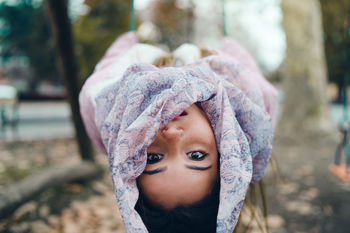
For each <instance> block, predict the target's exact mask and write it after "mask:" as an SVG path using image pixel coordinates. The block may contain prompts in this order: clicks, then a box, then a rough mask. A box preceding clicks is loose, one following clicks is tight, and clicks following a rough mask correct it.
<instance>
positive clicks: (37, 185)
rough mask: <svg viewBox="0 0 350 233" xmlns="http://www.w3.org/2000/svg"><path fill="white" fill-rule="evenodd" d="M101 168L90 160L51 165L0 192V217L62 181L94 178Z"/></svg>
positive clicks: (5, 215)
mask: <svg viewBox="0 0 350 233" xmlns="http://www.w3.org/2000/svg"><path fill="white" fill-rule="evenodd" d="M100 174H102V169H101V168H99V167H98V165H96V164H94V163H92V162H82V163H80V164H77V165H70V166H64V167H53V168H49V169H47V170H45V171H43V172H40V173H38V174H35V175H32V176H30V177H28V178H26V179H24V180H23V181H21V182H19V183H16V184H14V185H12V186H10V187H8V188H7V189H6V191H5V192H3V193H0V219H3V218H5V217H7V216H10V215H11V214H12V213H13V212H14V211H15V210H16V209H17V208H18V207H20V206H21V205H23V204H24V203H26V202H28V201H30V200H32V199H34V198H35V197H36V196H37V195H39V194H40V193H42V192H43V191H45V190H47V189H48V188H52V187H54V186H58V185H62V184H64V183H68V182H73V181H77V180H83V179H84V180H85V179H89V178H95V177H97V176H98V175H100Z"/></svg>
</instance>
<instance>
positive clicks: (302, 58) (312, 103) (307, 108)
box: [279, 0, 331, 136]
mask: <svg viewBox="0 0 350 233" xmlns="http://www.w3.org/2000/svg"><path fill="white" fill-rule="evenodd" d="M282 10H283V26H284V29H285V33H286V38H287V51H286V70H285V77H284V83H283V84H284V90H285V94H286V95H285V100H284V103H283V113H282V119H281V121H280V126H281V127H279V130H280V132H283V133H285V134H287V135H291V136H293V135H294V136H295V135H301V134H303V133H318V132H324V131H328V132H329V130H330V129H331V124H330V120H329V116H328V100H327V69H326V63H325V55H324V44H323V30H322V17H321V9H320V4H319V0H304V1H295V0H282Z"/></svg>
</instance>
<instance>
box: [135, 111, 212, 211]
mask: <svg viewBox="0 0 350 233" xmlns="http://www.w3.org/2000/svg"><path fill="white" fill-rule="evenodd" d="M217 176H218V151H217V148H216V142H215V137H214V133H213V130H212V128H211V126H210V122H209V120H208V118H207V116H206V115H205V113H204V112H203V111H202V110H201V109H200V108H199V107H198V106H197V105H196V104H193V105H191V106H190V107H188V108H187V109H185V110H184V111H183V112H182V113H181V114H180V115H179V116H177V117H175V118H174V119H173V120H172V121H171V122H170V123H169V124H168V125H166V126H165V127H164V128H160V129H159V130H158V133H157V136H156V138H155V140H154V142H153V143H152V144H151V145H150V147H149V148H148V150H147V166H146V168H145V170H144V172H143V174H142V175H141V176H140V177H139V178H138V182H139V185H140V186H141V188H142V190H143V192H144V194H145V195H146V196H147V197H148V199H149V200H150V201H151V202H153V203H154V204H156V205H159V206H161V207H163V208H165V209H172V208H174V207H176V206H178V205H179V204H182V205H187V204H192V203H195V202H197V201H200V200H202V199H203V198H204V197H206V196H207V195H208V194H209V193H210V192H211V190H212V188H213V185H214V183H215V181H216V179H217Z"/></svg>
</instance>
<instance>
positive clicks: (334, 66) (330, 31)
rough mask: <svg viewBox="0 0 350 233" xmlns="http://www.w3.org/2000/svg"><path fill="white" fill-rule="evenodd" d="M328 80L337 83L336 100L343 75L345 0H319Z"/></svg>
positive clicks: (344, 62) (340, 88) (341, 86)
mask: <svg viewBox="0 0 350 233" xmlns="http://www.w3.org/2000/svg"><path fill="white" fill-rule="evenodd" d="M320 2H321V9H322V15H323V19H324V20H323V28H324V40H325V48H326V58H327V66H328V73H329V80H330V81H331V82H334V83H336V84H337V86H338V89H339V92H338V93H339V96H338V101H342V98H341V94H342V91H341V90H342V89H343V82H344V76H345V66H346V61H345V59H346V58H345V51H346V30H347V29H346V27H347V25H346V24H347V23H346V20H347V4H348V2H349V1H347V0H337V1H334V0H320Z"/></svg>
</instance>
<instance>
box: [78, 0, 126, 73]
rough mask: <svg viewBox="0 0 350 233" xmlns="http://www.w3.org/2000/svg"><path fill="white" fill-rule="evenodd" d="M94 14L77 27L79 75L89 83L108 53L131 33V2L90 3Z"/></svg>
mask: <svg viewBox="0 0 350 233" xmlns="http://www.w3.org/2000/svg"><path fill="white" fill-rule="evenodd" d="M88 3H89V5H90V7H91V10H90V12H89V13H88V14H86V15H84V16H82V17H81V18H79V19H78V20H77V21H76V22H75V24H74V35H75V40H76V46H77V55H78V59H79V64H80V75H81V77H83V78H84V79H86V78H87V77H88V76H89V75H90V74H91V73H92V71H93V70H94V67H95V65H96V64H97V62H98V61H99V60H100V59H101V58H102V56H103V54H104V53H105V51H106V49H107V48H108V47H109V46H110V45H111V43H112V42H113V41H114V40H115V39H116V38H117V37H118V36H119V35H120V34H121V33H123V32H126V31H128V28H129V19H130V11H131V1H125V0H103V1H100V0H90V1H88Z"/></svg>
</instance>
